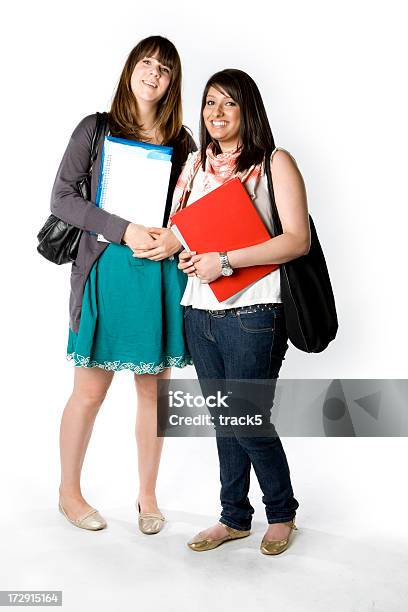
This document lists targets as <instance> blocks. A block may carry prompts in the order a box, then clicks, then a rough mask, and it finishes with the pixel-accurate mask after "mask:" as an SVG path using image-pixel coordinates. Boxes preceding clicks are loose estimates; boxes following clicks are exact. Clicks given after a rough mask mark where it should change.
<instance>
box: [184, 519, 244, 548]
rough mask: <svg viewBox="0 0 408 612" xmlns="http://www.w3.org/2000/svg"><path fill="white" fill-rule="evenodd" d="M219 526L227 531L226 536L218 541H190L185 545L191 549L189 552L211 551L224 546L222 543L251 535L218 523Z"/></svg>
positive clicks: (209, 539) (207, 539) (208, 539)
mask: <svg viewBox="0 0 408 612" xmlns="http://www.w3.org/2000/svg"><path fill="white" fill-rule="evenodd" d="M220 525H222V526H223V527H225V529H226V530H227V531H228V535H226V536H224V537H223V538H218V539H211V538H206V539H204V540H197V541H194V540H192V541H190V542H188V543H187V546H188V547H189V548H191V550H195V551H196V552H203V551H205V550H212V549H213V548H217V546H220V545H221V544H224V542H229V541H230V540H237V539H239V538H246V537H247V536H249V534H250V533H251V531H250V530H249V531H240V530H239V529H233V528H232V527H229V526H228V525H224V523H220ZM198 535H200V534H198Z"/></svg>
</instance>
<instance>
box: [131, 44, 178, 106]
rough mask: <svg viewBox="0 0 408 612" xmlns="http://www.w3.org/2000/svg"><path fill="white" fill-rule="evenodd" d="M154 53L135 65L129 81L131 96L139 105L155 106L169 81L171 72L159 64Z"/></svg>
mask: <svg viewBox="0 0 408 612" xmlns="http://www.w3.org/2000/svg"><path fill="white" fill-rule="evenodd" d="M156 55H157V54H156V53H153V54H152V55H151V56H148V57H143V58H142V59H141V60H139V61H138V62H137V64H136V65H135V67H134V69H133V72H132V76H131V79H130V87H131V89H132V92H133V95H134V96H135V98H136V100H137V101H138V102H139V103H144V104H146V103H148V104H151V105H152V106H155V105H157V104H158V103H159V101H160V100H161V99H162V98H163V96H164V95H165V93H166V91H167V89H168V87H169V85H170V81H171V70H170V68H169V67H168V66H165V65H163V64H161V63H160V62H159V60H158V59H157V57H156Z"/></svg>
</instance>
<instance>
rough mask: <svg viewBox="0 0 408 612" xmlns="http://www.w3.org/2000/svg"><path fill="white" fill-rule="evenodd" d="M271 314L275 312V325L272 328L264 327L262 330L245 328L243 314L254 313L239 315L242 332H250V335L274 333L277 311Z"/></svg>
mask: <svg viewBox="0 0 408 612" xmlns="http://www.w3.org/2000/svg"><path fill="white" fill-rule="evenodd" d="M270 312H273V324H272V326H271V327H262V329H249V328H248V327H245V325H244V323H243V322H242V320H241V314H252V313H240V312H238V313H237V317H238V321H239V326H240V328H241V329H242V331H245V332H248V333H250V334H261V333H265V332H269V333H271V332H272V333H273V332H274V331H275V320H276V315H275V311H274V310H271V311H270ZM253 314H257V313H253Z"/></svg>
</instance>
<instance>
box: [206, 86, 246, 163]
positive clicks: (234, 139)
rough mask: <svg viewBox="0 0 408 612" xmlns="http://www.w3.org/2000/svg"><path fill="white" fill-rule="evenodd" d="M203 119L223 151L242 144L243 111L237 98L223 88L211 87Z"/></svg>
mask: <svg viewBox="0 0 408 612" xmlns="http://www.w3.org/2000/svg"><path fill="white" fill-rule="evenodd" d="M203 119H204V123H205V127H206V128H207V130H208V132H209V134H210V136H211V138H212V139H213V140H217V141H218V144H219V146H220V149H221V151H223V152H224V151H231V150H233V149H236V148H237V146H238V145H239V144H240V142H239V132H240V126H241V111H240V108H239V106H238V104H237V103H236V102H235V100H233V99H232V98H231V97H230V96H229V95H228V94H227V93H226V92H225V91H223V90H222V89H221V88H219V89H216V88H215V87H210V88H209V90H208V93H207V97H206V101H205V106H204V108H203Z"/></svg>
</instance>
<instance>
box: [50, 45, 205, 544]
mask: <svg viewBox="0 0 408 612" xmlns="http://www.w3.org/2000/svg"><path fill="white" fill-rule="evenodd" d="M96 122H97V116H96V114H94V115H89V116H87V117H85V118H84V119H83V120H82V121H81V122H80V123H79V125H78V126H77V127H76V129H75V130H74V132H73V134H72V137H71V140H70V142H69V144H68V148H67V150H66V152H65V154H64V157H63V159H62V162H61V165H60V167H59V170H58V174H57V177H56V180H55V184H54V188H53V192H52V198H51V211H52V213H53V214H55V215H56V216H57V217H59V218H60V219H63V220H64V221H66V222H68V223H70V224H72V225H74V226H77V227H79V228H81V229H82V230H84V231H83V233H82V237H81V242H80V245H79V250H78V257H77V259H76V261H75V262H74V263H73V266H72V274H71V298H70V327H69V339H68V349H67V357H68V358H69V359H71V360H72V361H73V363H74V365H75V366H76V367H75V371H74V388H73V392H72V395H71V397H70V398H69V400H68V403H67V405H66V407H65V410H64V413H63V416H62V421H61V432H60V450H61V484H60V488H59V494H60V497H59V508H60V511H61V512H62V513H63V514H64V515H65V516H66V518H67V519H68V520H69V521H70V522H71V523H73V524H74V525H76V526H77V527H81V528H84V529H91V530H98V529H103V528H104V527H106V521H105V519H104V518H103V517H102V516H101V515H100V514H99V513H98V511H97V510H95V509H94V508H93V507H92V506H90V505H89V504H88V502H87V501H86V500H85V498H84V497H83V495H82V491H81V485H80V476H81V469H82V465H83V461H84V457H85V453H86V449H87V446H88V443H89V440H90V437H91V433H92V429H93V425H94V421H95V418H96V415H97V413H98V410H99V408H100V406H101V404H102V402H103V400H104V398H105V395H106V393H107V391H108V388H109V386H110V384H111V382H112V379H113V375H114V372H115V371H120V370H130V371H132V372H133V373H134V380H135V385H136V392H137V402H138V410H137V420H136V441H137V449H138V467H139V480H140V489H139V495H138V509H139V527H140V529H141V530H142V531H143V532H144V533H150V534H151V533H157V532H158V531H160V529H161V528H162V526H163V522H164V517H163V515H162V514H161V512H160V511H159V509H158V506H157V500H156V495H155V487H156V480H157V474H158V469H159V462H160V455H161V450H162V444H163V438H157V436H156V399H157V395H156V394H157V392H156V386H157V384H156V383H157V380H158V379H159V378H168V377H169V373H170V367H171V366H176V367H183V366H185V365H187V364H188V363H190V357H189V354H188V350H187V348H186V344H185V341H184V335H183V314H182V307H181V306H180V299H181V296H182V294H183V291H184V287H185V282H186V281H185V277H184V274H182V272H180V271H179V270H178V269H177V261H176V260H175V259H173V258H171V259H169V256H171V255H173V253H175V252H176V251H177V250H178V248H179V245H178V244H175V246H174V248H173V247H172V248H171V249H170V250H169V249H168V250H167V252H166V258H165V259H162V258H161V257H160V258H159V259H160V261H159V260H158V259H156V260H145V261H143V260H142V259H139V258H137V257H134V254H135V253H136V254H137V253H138V252H140V249H142V250H144V249H146V248H150V249H151V248H153V247H154V246H155V245H156V244H157V239H158V237H159V235H160V233H161V229H160V228H158V229H156V230H153V228H146V227H144V226H143V225H140V224H138V223H137V217H138V215H137V208H136V209H135V214H134V219H133V220H127V219H123V218H121V217H118V216H117V215H114V214H111V213H109V212H107V211H106V210H103V209H101V208H99V207H98V206H97V205H96V204H95V203H94V202H95V196H96V191H97V185H98V174H99V167H100V160H101V153H102V152H101V150H99V152H98V157H97V159H96V162H95V163H94V165H93V167H94V171H93V172H92V182H91V201H86V200H84V199H83V198H82V197H81V195H80V194H79V193H78V190H77V183H78V181H80V180H81V179H82V178H83V177H84V176H86V174H87V173H88V171H89V167H90V151H91V143H92V138H93V135H94V132H95V128H96ZM106 131H107V132H108V131H109V132H110V134H111V135H112V136H117V137H121V138H126V139H133V140H138V141H143V142H148V143H152V144H160V145H161V144H163V145H168V146H172V147H173V157H172V171H171V176H170V184H169V191H168V196H167V204H166V212H165V214H164V222H163V225H166V223H167V219H168V213H169V209H170V204H171V200H172V193H173V190H174V187H175V184H176V181H177V178H178V176H179V174H180V170H181V168H182V165H183V164H184V162H185V160H186V158H187V156H188V154H189V153H190V152H191V151H194V150H195V149H196V147H195V144H194V141H193V140H192V138H191V136H190V135H189V134H188V132H187V131H186V129H185V128H184V127H183V125H182V104H181V64H180V58H179V55H178V53H177V50H176V48H175V47H174V45H173V44H172V43H171V42H170V41H169V40H167V39H166V38H163V37H160V36H151V37H149V38H146V39H144V40H142V41H141V42H140V43H139V44H138V45H136V47H135V48H134V49H133V50H132V51H131V53H130V55H129V57H128V59H127V61H126V63H125V66H124V68H123V71H122V75H121V77H120V81H119V84H118V87H117V90H116V93H115V96H114V99H113V102H112V106H111V109H110V112H109V113H108V122H107V130H106ZM100 149H102V147H100ZM135 180H143V177H135ZM164 204H165V203H163V208H164ZM138 206H141V207H142V206H143V207H146V206H149V202H148V201H147V202H140V203H138ZM149 229H150V231H149ZM98 233H100V234H103V236H104V237H105V238H106V239H107V240H109V241H110V242H109V243H106V242H99V241H97V237H96V234H98ZM159 252H160V254H162V253H163V252H164V251H163V249H162V248H161V247H160V249H159Z"/></svg>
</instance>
